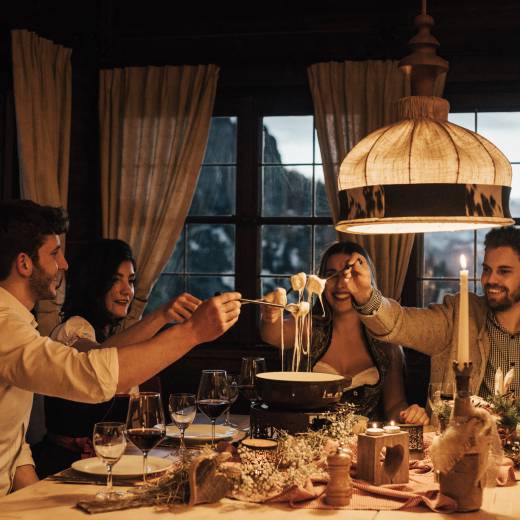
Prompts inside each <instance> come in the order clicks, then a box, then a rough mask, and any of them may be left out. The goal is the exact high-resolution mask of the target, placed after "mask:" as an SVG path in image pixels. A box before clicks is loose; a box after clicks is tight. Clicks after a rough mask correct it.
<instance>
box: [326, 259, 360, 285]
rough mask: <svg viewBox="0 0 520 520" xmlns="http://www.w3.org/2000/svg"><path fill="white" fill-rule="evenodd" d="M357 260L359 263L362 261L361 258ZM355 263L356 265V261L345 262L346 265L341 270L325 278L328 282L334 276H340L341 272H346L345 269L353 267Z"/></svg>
mask: <svg viewBox="0 0 520 520" xmlns="http://www.w3.org/2000/svg"><path fill="white" fill-rule="evenodd" d="M357 261H358V262H359V263H361V261H360V260H359V259H358V260H357ZM355 265H356V262H354V263H353V264H345V267H344V268H343V269H340V270H339V271H336V272H335V273H333V274H331V275H330V276H327V278H325V281H326V282H328V281H329V280H332V278H335V277H336V276H339V275H340V274H341V273H344V272H345V271H348V270H349V269H352V268H353V267H354V266H355Z"/></svg>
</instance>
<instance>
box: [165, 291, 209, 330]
mask: <svg viewBox="0 0 520 520" xmlns="http://www.w3.org/2000/svg"><path fill="white" fill-rule="evenodd" d="M201 303H202V301H201V300H199V299H198V298H196V297H195V296H193V295H192V294H190V293H182V294H181V295H179V296H177V297H175V298H173V299H172V300H170V301H169V302H168V303H166V304H164V305H163V309H162V310H163V313H164V318H165V320H166V322H167V323H170V322H172V321H177V322H181V323H182V322H184V321H186V320H189V319H190V318H191V315H192V314H193V313H194V312H195V311H196V310H197V307H198V306H199V305H200V304H201Z"/></svg>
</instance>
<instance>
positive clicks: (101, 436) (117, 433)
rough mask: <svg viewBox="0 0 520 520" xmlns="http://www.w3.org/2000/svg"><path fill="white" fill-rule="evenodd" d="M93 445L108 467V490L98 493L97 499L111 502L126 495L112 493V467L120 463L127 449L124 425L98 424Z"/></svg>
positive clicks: (112, 423) (95, 428)
mask: <svg viewBox="0 0 520 520" xmlns="http://www.w3.org/2000/svg"><path fill="white" fill-rule="evenodd" d="M92 444H93V445H94V451H95V452H96V455H97V456H98V458H99V459H100V460H101V461H102V462H103V463H104V464H105V465H106V467H107V486H106V489H105V491H100V492H99V493H97V494H96V498H99V499H103V500H111V499H113V498H116V497H118V496H119V495H124V493H120V492H114V491H112V467H113V466H114V464H116V463H117V462H118V461H119V459H120V458H121V456H122V455H123V453H124V451H125V448H126V438H125V425H124V423H122V422H99V423H96V424H95V425H94V433H93V435H92Z"/></svg>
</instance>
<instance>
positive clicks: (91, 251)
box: [62, 239, 135, 342]
mask: <svg viewBox="0 0 520 520" xmlns="http://www.w3.org/2000/svg"><path fill="white" fill-rule="evenodd" d="M125 261H129V262H132V264H133V266H134V270H135V260H134V257H133V255H132V250H131V249H130V246H129V245H128V244H127V243H126V242H123V241H122V240H116V239H103V240H99V241H96V242H93V243H92V244H91V245H90V246H89V248H88V251H87V253H86V254H85V255H84V256H82V257H81V258H79V259H78V260H77V261H76V262H75V264H73V266H72V267H71V268H70V270H69V271H68V273H67V293H66V297H65V303H64V304H63V310H62V313H63V319H64V320H67V319H68V318H70V317H71V316H81V317H82V318H85V319H86V320H87V321H88V322H89V323H90V324H91V325H92V326H93V327H94V330H95V331H96V339H97V341H98V342H102V341H104V340H105V339H107V337H108V336H109V335H111V333H109V334H108V335H107V334H106V333H105V328H106V327H107V325H108V326H109V328H110V329H111V330H113V329H114V328H115V327H116V326H117V325H118V323H119V322H120V321H121V320H120V319H115V318H114V317H113V316H112V315H110V314H109V313H108V311H107V309H106V306H105V295H106V293H107V292H108V291H109V290H110V288H111V287H112V285H113V284H114V281H115V279H114V277H115V274H116V272H117V269H118V267H119V266H120V265H121V262H125Z"/></svg>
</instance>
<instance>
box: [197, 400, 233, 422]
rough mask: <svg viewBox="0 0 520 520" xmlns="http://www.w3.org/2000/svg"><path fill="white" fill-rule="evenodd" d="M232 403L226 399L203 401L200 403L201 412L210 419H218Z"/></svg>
mask: <svg viewBox="0 0 520 520" xmlns="http://www.w3.org/2000/svg"><path fill="white" fill-rule="evenodd" d="M230 404H231V403H230V402H229V400H227V401H226V400H225V399H201V400H200V401H199V402H198V405H199V410H200V411H201V412H202V413H203V414H204V415H205V416H206V417H207V418H208V419H209V420H212V419H217V418H218V417H220V416H221V415H222V414H223V413H224V412H225V411H226V410H227V409H228V408H229V405H230Z"/></svg>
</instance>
